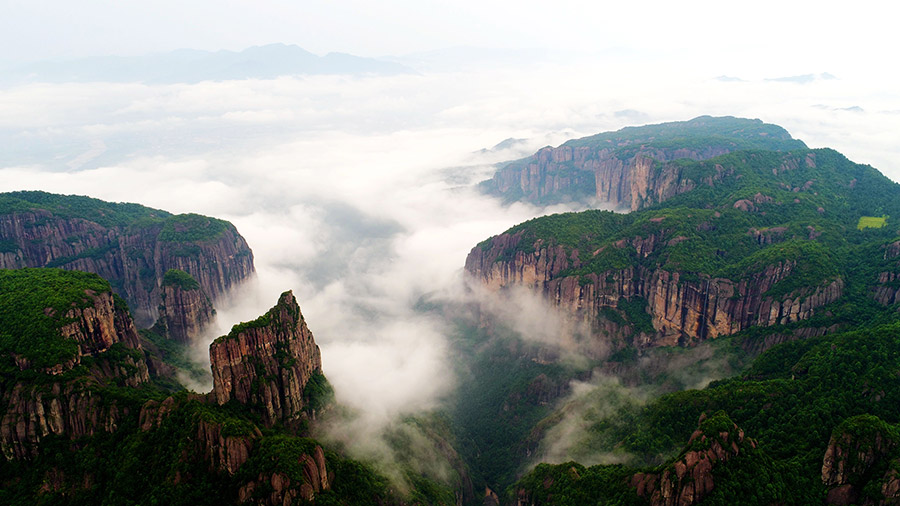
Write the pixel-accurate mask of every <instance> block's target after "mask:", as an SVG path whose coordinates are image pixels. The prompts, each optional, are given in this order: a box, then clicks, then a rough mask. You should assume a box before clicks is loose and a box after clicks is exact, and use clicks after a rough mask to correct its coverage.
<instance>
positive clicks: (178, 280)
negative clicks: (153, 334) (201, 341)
mask: <svg viewBox="0 0 900 506" xmlns="http://www.w3.org/2000/svg"><path fill="white" fill-rule="evenodd" d="M160 290H161V298H162V303H161V304H160V305H159V321H160V322H161V323H162V324H163V325H164V327H165V332H166V335H167V336H168V337H169V338H171V339H175V340H176V341H179V342H182V343H188V342H191V341H192V340H194V339H196V338H198V337H199V336H200V335H201V334H202V333H203V330H204V329H205V328H206V327H207V326H208V325H209V324H210V323H212V321H213V320H214V319H215V314H216V311H215V309H213V307H212V302H210V300H209V296H207V295H206V293H205V292H204V291H203V289H202V288H201V287H200V283H198V282H197V281H196V280H195V279H194V278H193V277H192V276H191V275H190V274H188V273H187V272H185V271H182V270H178V269H169V270H168V271H166V274H165V275H164V276H163V280H162V283H161V284H160Z"/></svg>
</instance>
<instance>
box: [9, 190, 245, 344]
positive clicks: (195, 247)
mask: <svg viewBox="0 0 900 506" xmlns="http://www.w3.org/2000/svg"><path fill="white" fill-rule="evenodd" d="M22 267H59V268H63V269H67V270H79V271H86V272H94V273H96V274H99V275H100V276H101V277H103V278H105V279H106V280H108V281H109V282H110V284H111V285H112V287H113V291H115V292H116V293H118V294H119V295H121V296H122V297H123V298H125V300H126V301H127V302H128V305H129V307H130V308H131V310H132V311H133V313H134V318H135V321H136V323H137V325H138V326H139V327H142V328H143V327H149V326H150V325H153V323H154V322H156V320H157V319H158V318H159V316H160V314H159V306H160V304H161V303H162V302H163V298H162V296H163V295H164V292H165V290H164V288H163V287H162V283H163V278H164V276H165V275H166V273H167V272H168V271H169V270H170V269H177V270H180V271H184V272H186V273H189V274H190V276H192V277H193V278H194V279H195V280H196V281H197V282H198V283H199V285H200V288H201V289H202V291H203V292H204V293H205V294H206V296H208V297H209V298H211V299H212V301H215V300H216V299H217V298H219V297H220V296H222V295H224V294H225V293H226V292H227V291H228V290H229V289H231V288H232V287H235V286H237V285H238V284H240V283H241V282H242V281H244V280H245V279H247V278H248V277H249V276H251V275H252V274H253V272H254V267H253V253H252V252H251V251H250V247H249V246H248V245H247V242H246V241H245V240H244V238H243V237H241V235H240V234H239V233H238V232H237V230H236V229H235V227H234V225H232V224H231V223H228V222H226V221H222V220H219V219H216V218H210V217H207V216H201V215H198V214H180V215H173V214H170V213H167V212H165V211H161V210H158V209H151V208H148V207H144V206H141V205H138V204H117V203H110V202H104V201H101V200H97V199H92V198H88V197H79V196H66V195H55V194H50V193H44V192H32V191H28V192H25V191H23V192H12V193H3V194H0V268H3V269H16V268H22ZM170 312H171V311H170Z"/></svg>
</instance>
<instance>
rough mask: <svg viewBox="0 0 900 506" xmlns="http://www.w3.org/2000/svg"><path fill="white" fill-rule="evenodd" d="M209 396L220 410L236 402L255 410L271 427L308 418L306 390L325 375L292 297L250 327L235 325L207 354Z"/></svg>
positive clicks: (284, 298)
mask: <svg viewBox="0 0 900 506" xmlns="http://www.w3.org/2000/svg"><path fill="white" fill-rule="evenodd" d="M209 355H210V362H211V366H212V373H213V391H212V393H211V394H210V395H211V396H212V397H213V398H215V400H216V402H218V403H219V404H225V403H226V402H228V401H230V400H232V399H234V400H236V401H237V402H240V403H241V404H246V405H248V406H251V407H252V408H253V409H255V410H256V411H257V412H258V413H259V414H260V415H261V416H262V419H263V422H264V423H265V424H267V425H272V424H275V423H277V422H282V423H285V424H290V423H291V422H293V421H296V420H298V419H301V418H302V417H303V416H304V407H305V401H304V397H303V393H304V388H305V387H306V384H307V383H308V382H309V380H310V378H311V377H312V376H313V374H315V373H321V371H322V361H321V357H320V354H319V347H318V346H317V345H316V343H315V340H314V339H313V335H312V332H310V331H309V329H308V328H307V326H306V321H305V320H304V318H303V315H302V314H301V313H300V306H298V305H297V301H296V299H294V295H293V293H291V292H290V291H288V292H285V293H283V294H282V295H281V297H280V298H279V300H278V304H276V305H275V307H273V308H272V309H270V310H269V311H268V312H267V313H266V314H265V315H263V316H261V317H260V318H258V319H257V320H254V321H252V322H247V323H242V324H239V325H235V327H234V328H233V329H232V331H231V333H229V334H228V335H227V336H222V337H220V338H218V339H216V340H215V341H214V342H213V343H212V344H211V345H210V348H209Z"/></svg>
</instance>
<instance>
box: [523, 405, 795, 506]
mask: <svg viewBox="0 0 900 506" xmlns="http://www.w3.org/2000/svg"><path fill="white" fill-rule="evenodd" d="M767 465H769V466H770V465H771V461H770V460H769V459H768V458H767V457H766V456H765V455H764V454H763V453H762V452H761V451H760V450H759V449H758V448H757V443H756V442H755V441H753V440H752V439H750V438H748V437H746V436H745V435H744V431H743V430H741V429H740V428H738V426H737V425H736V424H735V423H734V422H732V421H731V419H730V418H729V417H728V416H727V415H726V414H725V413H724V412H721V411H720V412H718V413H716V414H715V415H713V416H711V417H709V418H707V417H706V415H702V416H701V417H700V422H699V424H698V427H697V429H696V430H695V431H694V432H693V434H691V437H690V440H689V441H688V443H687V445H686V446H685V447H684V449H683V450H682V451H681V453H679V454H678V456H677V457H675V458H674V459H671V460H670V461H669V462H667V463H666V464H663V465H661V466H658V467H656V468H654V469H651V470H645V471H638V472H635V471H636V470H634V469H631V468H628V467H625V466H621V465H608V466H603V465H600V466H592V467H589V468H585V467H583V466H581V465H578V464H576V463H574V462H568V463H565V464H560V465H556V466H551V465H547V464H541V465H539V466H537V468H535V470H533V471H532V472H530V473H529V474H527V475H526V476H525V477H523V478H522V479H521V480H520V481H519V483H518V484H517V485H516V487H515V488H516V496H515V504H516V505H517V506H537V505H554V504H634V505H637V504H649V505H651V506H691V505H695V504H746V503H747V502H748V501H747V499H750V502H751V503H752V498H747V497H735V496H733V495H732V494H734V493H735V491H734V490H729V491H723V490H722V487H723V485H725V486H729V487H730V486H733V485H734V479H735V476H734V474H732V475H728V474H727V473H723V470H725V469H730V470H732V471H735V470H737V473H735V474H742V473H748V472H752V471H754V470H759V469H760V468H761V466H763V467H764V466H767ZM760 478H761V477H760V476H757V477H755V479H754V481H758V480H759V479H760ZM763 479H764V478H763ZM720 481H721V482H725V483H718V482H720ZM763 484H764V483H763ZM759 485H760V484H759V483H752V484H751V483H747V484H746V486H747V487H748V488H750V489H752V488H754V487H758V486H759ZM717 488H718V489H717ZM713 494H715V495H716V497H714V498H713V500H712V501H709V502H706V503H705V502H704V500H707V499H709V498H710V496H712V495H713ZM775 494H776V495H777V492H775ZM759 497H760V498H762V497H765V494H763V493H760V494H759ZM723 499H724V501H723ZM769 499H775V497H769ZM757 504H769V503H768V502H760V503H757Z"/></svg>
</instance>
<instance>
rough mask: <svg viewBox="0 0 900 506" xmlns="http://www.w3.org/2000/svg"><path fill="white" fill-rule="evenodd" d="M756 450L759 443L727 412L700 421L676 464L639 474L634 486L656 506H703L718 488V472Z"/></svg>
mask: <svg viewBox="0 0 900 506" xmlns="http://www.w3.org/2000/svg"><path fill="white" fill-rule="evenodd" d="M748 449H753V450H755V449H756V442H755V441H753V440H752V439H748V438H746V437H745V436H744V431H743V430H741V429H739V428H738V426H737V425H736V424H735V423H734V422H732V421H731V419H729V418H728V416H727V415H725V414H724V413H721V412H720V413H717V414H716V415H714V416H713V417H711V418H709V419H706V417H705V416H704V417H701V418H700V425H699V427H698V428H697V430H695V431H694V433H693V434H691V438H690V440H689V441H688V444H687V447H686V448H685V449H684V450H683V451H682V452H681V454H680V455H679V456H678V457H677V458H676V459H675V461H674V462H672V463H670V464H668V465H666V466H664V467H663V468H662V469H660V470H658V471H656V472H652V473H643V472H642V473H636V474H635V475H634V476H632V478H631V486H632V487H634V488H635V489H636V490H637V494H638V496H639V497H642V498H645V499H648V500H649V502H650V504H651V505H652V506H690V505H694V504H700V503H701V502H702V501H703V499H705V498H706V497H707V496H708V495H709V494H710V493H711V492H712V491H713V490H714V488H715V486H716V483H715V479H714V469H715V468H716V467H717V466H721V465H726V464H727V463H728V462H729V460H731V459H734V458H736V457H739V456H740V455H741V452H747V450H748Z"/></svg>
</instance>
